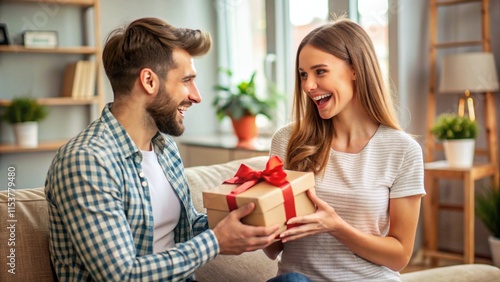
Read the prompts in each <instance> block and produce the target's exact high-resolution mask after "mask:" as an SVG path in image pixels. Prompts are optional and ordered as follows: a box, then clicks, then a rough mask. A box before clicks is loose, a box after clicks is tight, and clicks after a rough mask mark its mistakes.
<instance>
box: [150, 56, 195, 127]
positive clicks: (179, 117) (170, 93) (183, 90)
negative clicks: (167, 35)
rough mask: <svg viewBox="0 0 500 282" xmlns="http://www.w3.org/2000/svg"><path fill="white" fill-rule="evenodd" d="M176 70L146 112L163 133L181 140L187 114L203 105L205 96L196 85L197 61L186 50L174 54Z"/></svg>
mask: <svg viewBox="0 0 500 282" xmlns="http://www.w3.org/2000/svg"><path fill="white" fill-rule="evenodd" d="M173 58H174V63H175V67H174V68H172V69H170V70H169V71H168V73H167V79H166V80H163V81H164V82H162V81H160V87H159V90H158V95H157V97H156V98H155V100H154V101H153V102H152V103H151V104H149V105H148V107H147V108H146V111H147V112H148V113H149V115H150V116H151V118H152V119H153V121H154V122H155V124H156V127H158V130H159V131H160V132H162V133H165V134H168V135H172V136H179V135H181V134H182V133H183V132H184V125H183V120H184V112H185V111H186V110H187V109H188V108H189V107H190V106H191V105H192V104H193V103H200V102H201V96H200V93H199V92H198V88H197V87H196V84H195V83H194V79H195V77H196V70H195V68H194V63H193V58H192V57H191V55H189V53H187V52H186V51H184V50H182V49H176V50H174V52H173Z"/></svg>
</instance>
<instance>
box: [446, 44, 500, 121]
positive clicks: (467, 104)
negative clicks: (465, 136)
mask: <svg viewBox="0 0 500 282" xmlns="http://www.w3.org/2000/svg"><path fill="white" fill-rule="evenodd" d="M498 89H499V86H498V76H497V70H496V67H495V58H494V57H493V54H492V53H488V52H469V53H459V54H453V55H448V56H445V57H444V58H443V61H442V65H441V71H440V81H439V92H440V93H446V94H455V93H464V96H463V97H461V98H460V100H459V102H458V115H459V116H464V114H465V108H467V112H468V115H469V118H470V119H471V120H475V118H476V116H475V111H474V100H473V99H472V96H471V95H470V93H471V92H472V93H474V92H495V91H498Z"/></svg>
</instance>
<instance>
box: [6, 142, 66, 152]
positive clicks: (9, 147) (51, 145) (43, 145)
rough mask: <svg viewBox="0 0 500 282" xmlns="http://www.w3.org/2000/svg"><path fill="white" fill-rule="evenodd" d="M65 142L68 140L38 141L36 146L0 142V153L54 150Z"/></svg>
mask: <svg viewBox="0 0 500 282" xmlns="http://www.w3.org/2000/svg"><path fill="white" fill-rule="evenodd" d="M66 142H68V140H56V141H44V142H40V143H39V144H38V147H36V148H25V147H19V146H17V145H15V144H0V154H9V153H33V152H46V151H56V150H57V149H59V147H61V146H62V145H64V144H66Z"/></svg>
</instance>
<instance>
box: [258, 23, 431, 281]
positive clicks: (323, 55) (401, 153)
mask: <svg viewBox="0 0 500 282" xmlns="http://www.w3.org/2000/svg"><path fill="white" fill-rule="evenodd" d="M296 66H297V70H296V85H295V97H294V109H293V111H294V123H292V124H290V125H288V126H286V127H284V128H281V129H279V130H278V131H277V132H276V133H275V135H274V136H273V141H272V145H271V155H277V156H279V157H281V158H282V159H283V160H285V167H286V168H287V169H291V170H298V171H313V172H314V173H315V175H316V186H315V188H316V192H315V193H309V197H310V199H311V200H312V201H313V202H314V203H315V204H316V206H317V211H316V212H315V213H314V214H311V215H307V216H302V217H295V218H292V219H290V220H289V221H288V224H301V225H299V226H298V227H295V228H291V229H288V230H286V231H284V232H283V233H282V234H281V235H280V236H281V242H278V243H276V244H273V245H271V246H269V247H267V248H266V250H265V251H266V254H267V255H268V256H269V257H270V258H272V259H274V258H276V257H277V256H278V254H279V253H280V252H282V254H281V258H280V262H279V273H278V274H284V273H289V272H298V273H301V274H304V275H305V276H307V277H308V278H309V279H311V280H312V281H369V280H377V281H400V276H399V272H398V271H399V270H401V269H403V268H404V267H405V266H406V265H407V264H408V262H409V260H410V258H411V255H412V252H413V245H414V240H415V233H416V229H417V222H418V216H419V211H420V201H421V197H422V196H423V195H425V190H424V187H423V159H422V151H421V148H420V146H419V144H418V143H417V142H416V141H415V140H414V139H412V138H411V137H410V136H409V135H408V134H406V133H405V132H404V131H403V130H402V129H401V127H400V126H399V123H398V120H397V117H396V112H395V110H394V107H393V102H392V99H391V96H390V93H389V90H388V89H387V87H386V85H385V83H384V80H383V77H382V73H381V71H380V67H379V63H378V61H377V57H376V55H375V50H374V48H373V44H372V42H371V40H370V38H369V37H368V35H367V34H366V32H365V31H364V30H363V29H362V28H361V27H360V26H359V25H358V24H356V23H354V22H352V21H350V20H348V19H343V18H342V19H338V20H337V21H335V22H334V23H329V24H326V25H324V26H321V27H319V28H316V29H315V30H313V31H312V32H310V33H309V34H308V35H307V36H306V37H305V38H304V39H303V40H302V42H301V44H300V45H299V47H298V51H297V57H296Z"/></svg>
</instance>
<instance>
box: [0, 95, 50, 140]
mask: <svg viewBox="0 0 500 282" xmlns="http://www.w3.org/2000/svg"><path fill="white" fill-rule="evenodd" d="M47 114H48V112H47V109H46V108H45V107H44V106H42V105H40V104H39V103H38V102H37V101H36V100H35V99H32V98H25V97H21V98H14V99H12V101H11V103H10V104H9V105H8V106H6V107H5V109H4V112H3V115H2V119H3V120H5V121H7V122H8V123H10V124H12V128H13V129H14V136H15V138H16V144H17V145H18V146H21V147H37V146H38V122H39V121H41V120H43V119H44V118H45V117H46V116H47Z"/></svg>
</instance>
